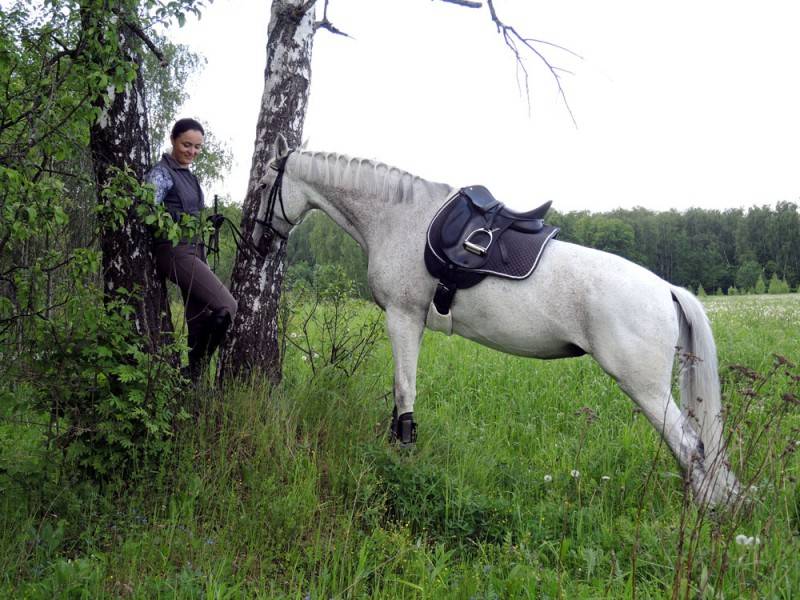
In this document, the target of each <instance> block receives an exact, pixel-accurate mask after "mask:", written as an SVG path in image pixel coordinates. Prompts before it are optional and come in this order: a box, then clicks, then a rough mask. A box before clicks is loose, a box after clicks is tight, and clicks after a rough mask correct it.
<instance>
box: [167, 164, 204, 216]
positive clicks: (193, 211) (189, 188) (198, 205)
mask: <svg viewBox="0 0 800 600" xmlns="http://www.w3.org/2000/svg"><path fill="white" fill-rule="evenodd" d="M158 164H159V165H161V166H162V167H164V168H166V169H167V171H169V174H170V175H171V176H172V187H171V188H170V190H169V191H168V192H167V195H166V196H164V206H165V207H166V208H167V210H168V211H169V214H171V215H172V218H173V219H175V220H176V221H180V219H181V213H188V214H190V215H194V216H195V217H197V216H200V211H201V210H203V208H204V204H203V190H202V189H200V183H199V182H198V181H197V177H195V175H194V173H192V172H191V171H190V170H189V169H188V168H186V167H182V166H181V165H179V164H178V161H176V160H175V159H174V158H172V156H170V155H169V154H164V155H163V156H162V157H161V160H160V161H159V162H158Z"/></svg>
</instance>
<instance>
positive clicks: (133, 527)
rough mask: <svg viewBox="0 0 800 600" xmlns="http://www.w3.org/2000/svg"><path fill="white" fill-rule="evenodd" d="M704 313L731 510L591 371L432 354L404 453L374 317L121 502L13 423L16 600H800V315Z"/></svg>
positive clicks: (10, 518) (8, 546)
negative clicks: (715, 363)
mask: <svg viewBox="0 0 800 600" xmlns="http://www.w3.org/2000/svg"><path fill="white" fill-rule="evenodd" d="M702 300H703V302H704V303H705V304H706V307H707V311H708V314H709V317H710V319H711V321H712V326H713V329H714V333H715V336H716V340H717V345H718V351H719V357H720V375H721V377H722V381H723V393H724V402H725V407H726V420H727V422H728V429H727V432H728V434H729V436H730V441H729V450H730V455H731V456H730V458H731V462H732V464H733V466H734V469H735V471H736V472H737V474H738V475H739V477H740V479H741V482H742V485H743V489H744V492H745V493H744V494H743V497H742V501H741V502H740V503H737V504H736V505H735V506H734V507H732V508H731V509H730V510H728V511H708V510H703V509H698V508H697V507H696V506H694V505H693V504H692V503H691V502H690V500H689V495H688V492H687V490H686V486H685V484H684V481H683V479H682V477H681V474H680V472H679V470H678V467H677V464H676V462H675V461H674V460H673V458H672V456H671V455H670V454H669V452H668V450H667V448H666V447H665V446H664V445H663V444H662V443H661V441H660V438H659V436H658V434H657V433H656V432H655V431H654V430H653V428H652V427H651V426H650V425H649V424H648V423H647V421H646V420H645V418H644V417H643V416H642V415H641V414H639V412H638V411H637V410H636V409H635V407H634V405H633V404H632V402H631V401H630V400H629V399H628V398H627V397H626V396H624V395H623V394H622V392H621V391H620V390H619V389H618V387H617V386H616V384H615V383H614V382H613V381H612V380H611V378H610V377H608V376H607V375H605V374H604V373H603V372H602V371H601V370H600V369H599V368H598V366H597V365H596V364H595V363H594V362H593V361H592V360H591V359H590V358H589V357H582V358H579V359H570V360H560V361H549V362H548V361H536V360H528V359H521V358H516V357H512V356H508V355H504V354H501V353H498V352H495V351H492V350H489V349H486V348H483V347H480V346H478V345H476V344H473V343H471V342H468V341H466V340H464V339H460V338H456V337H446V336H444V335H442V334H438V333H431V332H427V333H426V334H425V340H424V343H423V349H422V354H421V357H420V364H419V377H418V385H417V389H418V399H417V405H416V409H415V417H416V420H417V422H418V424H419V432H418V434H419V437H418V441H417V443H416V445H415V446H414V447H410V448H398V447H395V446H392V445H390V444H389V441H388V426H389V418H390V413H391V407H392V399H391V387H392V367H391V352H390V348H389V345H388V342H387V340H386V337H385V333H384V331H383V326H382V321H381V320H380V319H381V318H382V316H381V314H380V312H379V311H378V309H376V308H374V307H372V306H371V305H369V304H365V303H361V302H357V301H348V303H347V305H346V306H342V307H338V310H339V311H340V312H339V313H338V314H337V313H334V312H331V307H329V306H324V305H323V306H320V307H318V308H317V312H315V313H312V312H311V308H310V307H309V306H307V305H301V306H298V307H296V311H295V312H294V313H293V315H292V317H291V318H290V319H289V320H288V321H287V322H286V323H285V324H284V328H285V333H286V342H287V345H286V353H285V364H284V369H285V376H284V381H283V383H282V384H281V385H280V386H279V387H277V388H275V389H269V387H268V386H266V385H265V384H264V383H262V382H260V381H251V382H245V383H238V384H235V385H228V386H226V387H225V389H224V391H223V392H218V391H214V390H212V389H209V388H205V387H204V388H201V389H199V390H197V391H196V392H194V393H193V394H189V397H187V399H186V402H187V407H191V411H192V412H193V413H194V415H193V417H192V418H191V419H189V420H188V421H186V422H184V423H183V424H182V426H181V427H180V429H179V430H178V432H177V433H176V435H175V438H174V443H173V445H172V451H171V452H170V453H169V456H168V457H167V458H165V459H164V460H163V461H162V462H161V463H160V464H158V465H157V466H154V467H148V469H149V470H143V472H139V473H137V474H136V475H135V476H132V477H131V478H130V479H128V480H126V481H121V482H119V481H118V482H115V483H114V484H107V485H105V486H98V485H95V484H89V483H87V482H86V481H82V480H81V479H79V478H75V477H70V476H69V475H65V474H63V473H60V472H59V471H58V470H57V469H54V468H53V465H52V456H51V455H50V454H46V453H45V452H44V449H43V445H42V444H41V436H42V431H41V427H40V426H39V425H38V424H37V423H36V418H35V415H32V416H31V418H30V419H29V420H26V419H23V420H21V421H18V422H14V423H11V422H8V421H0V450H2V453H0V456H2V459H1V460H0V597H9V598H116V597H120V598H214V599H217V598H219V599H221V598H242V597H252V598H296V599H298V600H303V599H323V598H325V599H327V598H392V599H393V598H463V599H464V600H467V599H473V598H475V599H483V598H787V599H788V598H796V597H800V564H799V562H798V556H800V486H799V485H798V476H800V468H799V466H798V453H797V452H796V450H798V449H800V405H799V404H798V397H800V383H798V381H800V367H798V366H797V365H798V362H799V361H800V342H799V341H798V338H799V337H800V335H799V334H800V294H788V295H770V296H735V297H704V298H702ZM376 319H377V320H376ZM331 362H332V363H334V364H333V365H331V364H329V363H331Z"/></svg>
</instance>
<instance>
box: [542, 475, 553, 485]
mask: <svg viewBox="0 0 800 600" xmlns="http://www.w3.org/2000/svg"><path fill="white" fill-rule="evenodd" d="M551 481H553V476H552V475H545V476H544V482H545V483H550V482H551Z"/></svg>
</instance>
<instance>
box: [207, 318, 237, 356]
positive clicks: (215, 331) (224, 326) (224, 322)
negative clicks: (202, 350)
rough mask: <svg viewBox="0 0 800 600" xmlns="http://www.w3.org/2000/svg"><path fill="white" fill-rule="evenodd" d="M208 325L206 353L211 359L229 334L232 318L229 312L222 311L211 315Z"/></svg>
mask: <svg viewBox="0 0 800 600" xmlns="http://www.w3.org/2000/svg"><path fill="white" fill-rule="evenodd" d="M208 323H209V336H208V346H207V349H206V352H207V355H208V357H209V358H210V357H211V355H212V354H214V351H215V350H216V349H217V348H218V347H219V345H220V344H221V343H222V340H224V339H225V334H226V333H228V328H229V327H230V326H231V316H230V314H228V311H227V310H225V309H221V310H218V311H215V312H214V313H213V314H212V315H211V318H210V319H209V321H208Z"/></svg>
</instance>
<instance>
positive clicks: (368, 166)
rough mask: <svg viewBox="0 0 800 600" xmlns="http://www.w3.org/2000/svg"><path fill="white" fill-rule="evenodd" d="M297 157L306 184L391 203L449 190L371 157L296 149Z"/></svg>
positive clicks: (409, 200) (447, 187) (432, 195)
mask: <svg viewBox="0 0 800 600" xmlns="http://www.w3.org/2000/svg"><path fill="white" fill-rule="evenodd" d="M296 155H297V158H298V159H299V160H298V170H299V171H300V173H301V175H302V177H303V179H305V180H306V181H308V182H309V183H316V184H319V185H323V186H330V187H334V188H338V189H341V190H348V191H355V192H359V193H361V194H363V195H368V196H374V197H377V198H383V199H385V200H386V201H388V202H390V203H393V204H404V203H411V202H412V201H413V199H414V197H415V195H416V194H417V193H419V192H421V191H425V192H427V194H426V195H427V196H428V197H429V198H434V197H437V196H441V195H442V193H441V191H442V188H445V189H448V190H449V189H450V186H448V185H446V184H443V183H434V182H432V181H428V180H427V179H423V178H422V177H419V176H417V175H413V174H412V173H409V172H408V171H404V170H403V169H399V168H397V167H393V166H391V165H387V164H386V163H383V162H380V161H377V160H374V159H370V158H358V157H352V156H348V155H347V154H339V153H337V152H319V151H310V150H297V151H296Z"/></svg>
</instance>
